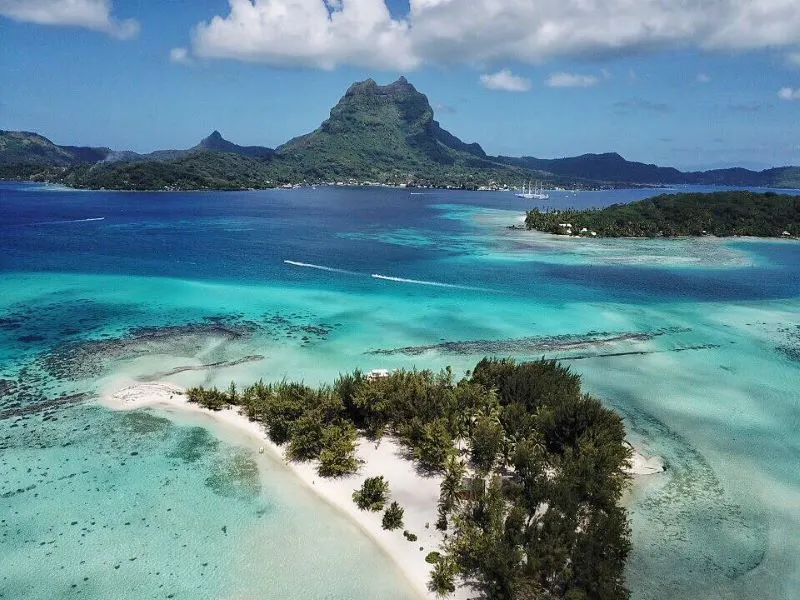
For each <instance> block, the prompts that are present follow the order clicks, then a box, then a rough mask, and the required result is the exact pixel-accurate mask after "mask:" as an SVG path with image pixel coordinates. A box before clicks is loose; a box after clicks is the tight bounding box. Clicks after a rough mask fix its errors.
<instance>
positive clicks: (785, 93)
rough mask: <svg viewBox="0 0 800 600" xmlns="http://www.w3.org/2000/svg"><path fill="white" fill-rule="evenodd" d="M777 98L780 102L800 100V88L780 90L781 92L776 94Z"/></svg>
mask: <svg viewBox="0 0 800 600" xmlns="http://www.w3.org/2000/svg"><path fill="white" fill-rule="evenodd" d="M778 98H780V99H781V100H800V88H797V89H792V88H790V87H785V88H781V90H780V91H779V92H778Z"/></svg>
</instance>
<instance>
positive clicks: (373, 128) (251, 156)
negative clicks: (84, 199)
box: [0, 77, 800, 189]
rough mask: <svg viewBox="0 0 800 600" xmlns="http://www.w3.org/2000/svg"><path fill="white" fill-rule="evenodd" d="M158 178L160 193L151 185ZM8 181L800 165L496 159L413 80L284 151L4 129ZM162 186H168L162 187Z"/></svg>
mask: <svg viewBox="0 0 800 600" xmlns="http://www.w3.org/2000/svg"><path fill="white" fill-rule="evenodd" d="M215 163H216V164H215ZM223 167H224V168H223ZM148 173H150V174H151V175H152V179H153V185H152V188H148V187H147V178H148V175H147V174H148ZM3 177H6V178H30V177H34V178H39V179H45V180H55V181H61V182H62V183H66V184H68V185H74V186H76V187H106V186H112V187H120V189H128V188H126V187H125V186H132V185H133V184H132V183H131V182H132V181H134V180H135V181H136V182H137V183H136V187H132V188H130V189H172V186H173V185H175V186H178V188H179V189H210V188H213V187H219V186H221V185H222V184H224V185H222V187H219V189H228V188H229V187H236V188H238V187H257V186H272V185H279V184H283V183H302V182H322V181H339V180H347V181H375V182H380V183H395V184H396V183H409V184H416V185H434V186H437V185H439V186H457V187H479V186H481V185H486V184H489V183H493V182H505V183H507V184H512V185H513V184H515V183H519V181H521V180H525V179H528V178H538V179H544V180H545V181H547V182H549V183H551V184H558V185H572V186H582V187H591V186H597V185H613V186H624V185H659V184H667V185H676V184H713V185H748V186H759V187H778V188H779V187H786V188H800V168H798V167H793V166H788V167H777V168H771V169H765V170H763V171H753V170H749V169H745V168H741V167H732V168H728V169H713V170H709V171H695V172H684V171H680V170H678V169H676V168H674V167H665V166H658V165H655V164H647V163H641V162H635V161H628V160H626V159H625V158H623V157H622V156H621V155H620V154H618V153H616V152H607V153H601V154H582V155H579V156H573V157H564V158H536V157H534V156H522V157H511V156H489V155H487V153H486V152H485V151H484V149H483V148H482V147H481V145H480V144H478V143H477V142H473V143H467V142H464V141H462V140H461V139H460V138H458V137H457V136H455V135H454V134H452V133H450V132H449V131H447V130H446V129H444V128H442V127H441V125H440V123H439V122H438V121H437V120H436V119H435V114H434V110H433V108H432V107H431V104H430V102H429V101H428V98H427V97H426V96H425V95H424V94H422V93H421V92H419V91H418V90H417V89H416V88H415V87H414V86H413V85H412V84H411V83H409V82H408V80H407V79H406V78H405V77H400V78H399V79H398V80H396V81H394V82H392V83H389V84H387V85H383V86H381V85H379V84H378V83H377V82H376V81H375V80H374V79H371V78H370V79H366V80H365V81H359V82H355V83H353V84H352V85H350V86H349V87H348V89H347V91H346V92H345V94H344V95H343V96H342V97H341V99H340V100H339V101H338V102H337V103H336V105H335V106H334V107H333V108H332V109H331V111H330V114H329V117H328V118H327V119H325V120H324V121H323V122H322V123H321V124H320V126H319V127H318V128H316V129H315V130H313V131H311V132H309V133H306V134H304V135H300V136H297V137H294V138H292V139H290V140H288V141H287V142H286V143H284V144H281V145H280V146H278V147H277V148H276V149H272V148H267V147H264V146H239V145H237V144H235V143H233V142H231V141H229V140H227V139H225V138H224V137H223V136H222V134H221V133H220V132H219V131H218V130H214V131H213V132H212V133H211V134H210V135H208V136H207V137H205V138H203V139H202V140H201V141H200V142H199V143H198V144H197V145H195V146H193V147H191V148H188V149H185V150H157V151H155V152H151V153H149V154H138V153H135V152H131V151H114V150H111V149H109V148H93V147H87V146H59V145H56V144H54V143H53V142H52V141H50V140H49V139H47V138H45V137H44V136H41V135H40V134H37V133H33V132H12V131H3V130H0V178H3ZM100 181H102V182H104V184H103V185H102V186H101V185H100V183H99V182H100ZM156 182H158V183H156ZM164 182H173V183H164ZM162 184H163V186H165V187H157V185H159V186H160V185H162ZM182 186H196V188H195V187H189V188H184V187H182Z"/></svg>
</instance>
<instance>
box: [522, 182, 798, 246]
mask: <svg viewBox="0 0 800 600" xmlns="http://www.w3.org/2000/svg"><path fill="white" fill-rule="evenodd" d="M525 226H526V227H527V228H528V229H535V230H537V231H543V232H546V233H554V234H558V235H566V236H588V237H637V238H638V237H684V236H690V237H691V236H705V235H710V236H718V237H729V236H751V237H776V238H780V237H782V238H796V237H798V235H800V196H788V195H782V194H776V193H774V192H765V193H756V192H747V191H730V192H727V191H726V192H714V193H682V194H664V195H661V196H657V197H655V198H649V199H647V200H640V201H638V202H631V203H630V204H614V205H612V206H609V207H607V208H603V209H592V210H573V209H569V210H551V211H540V210H538V209H533V210H531V211H529V212H528V213H527V215H526V217H525Z"/></svg>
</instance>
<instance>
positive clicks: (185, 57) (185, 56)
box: [169, 48, 192, 65]
mask: <svg viewBox="0 0 800 600" xmlns="http://www.w3.org/2000/svg"><path fill="white" fill-rule="evenodd" d="M169 60H170V62H172V63H175V64H176V65H190V64H192V57H191V56H189V49H188V48H173V49H172V50H170V51H169Z"/></svg>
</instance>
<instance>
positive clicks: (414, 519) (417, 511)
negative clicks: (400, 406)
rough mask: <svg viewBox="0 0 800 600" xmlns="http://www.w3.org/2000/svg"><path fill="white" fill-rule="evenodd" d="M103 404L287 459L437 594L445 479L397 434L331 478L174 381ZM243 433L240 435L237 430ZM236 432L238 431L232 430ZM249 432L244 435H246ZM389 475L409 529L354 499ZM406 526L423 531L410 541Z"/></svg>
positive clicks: (139, 386) (363, 448) (107, 398)
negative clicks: (434, 556) (434, 557)
mask: <svg viewBox="0 0 800 600" xmlns="http://www.w3.org/2000/svg"><path fill="white" fill-rule="evenodd" d="M101 403H102V404H103V405H105V406H107V407H108V408H111V409H114V410H136V409H142V408H152V409H154V410H156V411H157V412H160V413H162V414H165V415H167V416H172V417H174V418H176V420H181V419H182V418H185V417H187V416H189V417H190V418H192V417H193V419H192V420H194V419H197V418H199V419H201V422H204V423H206V424H209V425H211V428H212V429H213V430H214V431H215V433H219V432H220V427H221V428H222V430H223V431H222V434H223V437H225V438H226V439H228V440H229V441H234V440H235V441H237V442H238V443H241V444H246V445H248V446H250V447H252V448H254V449H256V450H258V449H259V448H263V449H264V453H265V456H268V457H269V458H270V459H272V460H277V461H279V462H281V463H282V464H284V465H285V466H286V468H288V469H290V470H291V471H292V472H293V473H295V474H296V475H297V476H298V477H299V478H300V480H301V481H303V482H304V483H305V484H306V485H307V486H308V487H309V488H310V489H312V490H313V491H314V492H316V493H317V494H318V495H319V496H320V497H321V498H322V499H323V500H325V501H326V502H328V503H329V504H331V505H333V506H334V507H336V508H337V509H339V510H341V511H343V512H344V513H346V514H347V515H348V516H349V517H350V518H351V519H352V520H353V521H355V522H356V523H357V524H358V525H359V526H360V527H361V528H362V529H363V530H364V532H365V533H367V535H369V536H370V537H371V538H372V539H374V540H375V541H376V542H377V543H378V544H379V545H380V547H381V548H382V549H383V550H384V551H385V552H386V553H387V554H388V555H389V556H390V557H391V558H392V560H393V561H394V562H395V563H396V564H397V566H398V567H399V568H400V569H401V571H402V572H403V573H404V574H405V576H406V578H407V579H408V580H409V582H410V583H411V584H412V586H413V587H414V589H416V590H417V591H418V593H419V594H420V597H422V598H434V595H433V594H431V593H430V592H429V591H428V589H427V583H428V579H429V575H430V570H431V568H432V566H431V565H430V564H428V563H426V562H425V556H426V555H427V554H428V553H429V552H431V551H434V550H438V549H439V545H440V543H441V541H442V534H441V532H440V531H438V530H437V529H436V528H435V526H434V524H435V522H436V505H437V502H438V499H439V485H440V483H441V478H440V477H438V476H436V477H427V476H422V475H420V474H419V473H417V471H416V469H415V468H414V465H413V463H412V462H411V461H408V460H406V459H405V458H403V456H402V450H401V448H400V446H399V445H398V444H397V442H396V441H395V440H393V439H391V438H384V439H383V440H381V441H380V442H379V443H378V444H376V443H374V442H370V441H368V440H366V439H363V438H362V439H360V440H359V443H358V448H357V455H358V458H359V459H360V460H361V462H362V466H361V469H360V470H359V472H358V473H357V474H356V475H351V476H348V477H343V478H339V479H326V478H323V477H320V476H319V475H317V472H316V464H315V463H314V462H308V463H295V462H289V461H287V460H286V459H285V458H284V453H283V450H282V449H281V448H280V447H279V446H277V445H275V444H273V443H272V442H271V441H270V440H269V438H268V437H267V436H266V433H265V432H264V431H263V429H262V427H261V426H260V425H259V424H257V423H254V422H252V421H250V420H249V419H248V418H247V417H246V416H244V415H241V414H239V412H238V411H236V410H234V409H228V410H222V411H210V410H207V409H204V408H202V407H200V406H197V405H195V404H191V403H189V402H188V401H187V399H186V396H185V395H184V394H183V389H182V388H180V387H178V386H176V385H174V384H171V383H135V384H132V385H128V386H127V387H124V388H122V389H117V390H110V391H109V392H108V393H104V394H103V395H102V398H101ZM237 432H238V434H239V435H238V439H237V437H236V435H235V434H236V433H237ZM231 434H233V435H231ZM242 434H244V435H242ZM377 475H383V476H384V478H385V479H386V480H387V481H388V482H389V486H390V495H391V498H390V500H395V501H397V502H398V503H399V504H400V506H402V507H403V508H404V510H405V514H404V517H403V528H402V529H399V530H395V531H386V530H384V529H383V528H382V527H381V517H382V513H381V512H377V513H372V512H365V511H361V510H359V509H358V507H357V506H356V505H355V503H354V502H353V498H352V495H353V491H354V490H355V489H357V488H359V487H360V486H361V483H362V482H363V480H364V479H365V478H366V477H373V476H377ZM403 530H407V531H409V532H411V533H414V534H416V535H417V537H418V539H417V541H416V542H409V541H408V540H406V538H405V537H404V536H403ZM468 597H469V590H468V589H466V588H464V589H460V590H458V591H457V592H456V593H455V594H453V595H452V596H451V598H455V599H457V600H464V599H466V598H468Z"/></svg>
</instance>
